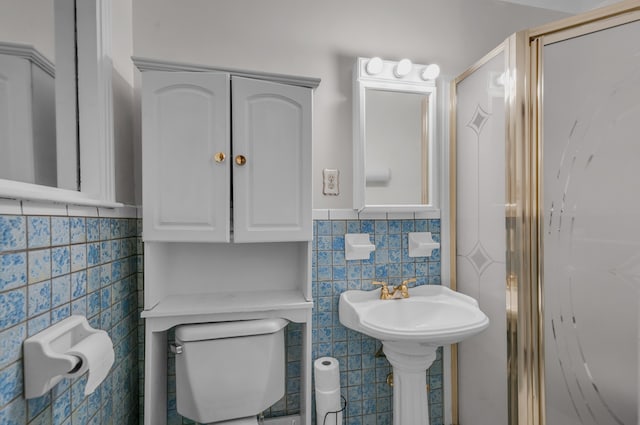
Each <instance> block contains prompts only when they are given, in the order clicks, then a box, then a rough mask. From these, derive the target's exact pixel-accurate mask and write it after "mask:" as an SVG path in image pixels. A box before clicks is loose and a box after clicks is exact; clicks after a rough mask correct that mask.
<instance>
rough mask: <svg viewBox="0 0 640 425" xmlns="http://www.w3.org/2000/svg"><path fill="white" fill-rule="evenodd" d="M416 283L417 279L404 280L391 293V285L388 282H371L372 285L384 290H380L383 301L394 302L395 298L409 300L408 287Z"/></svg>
mask: <svg viewBox="0 0 640 425" xmlns="http://www.w3.org/2000/svg"><path fill="white" fill-rule="evenodd" d="M415 281H416V279H415V278H411V279H407V280H404V281H402V283H401V284H400V285H398V286H396V287H394V288H393V290H392V291H389V284H388V283H387V282H378V281H375V280H373V281H371V284H373V285H380V286H382V289H381V290H380V299H381V300H392V299H394V298H409V287H408V286H407V285H408V284H409V283H412V282H415Z"/></svg>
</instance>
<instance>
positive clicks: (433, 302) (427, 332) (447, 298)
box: [339, 285, 489, 425]
mask: <svg viewBox="0 0 640 425" xmlns="http://www.w3.org/2000/svg"><path fill="white" fill-rule="evenodd" d="M409 293H410V297H409V298H400V299H391V300H381V299H380V290H374V291H358V290H353V291H346V292H343V293H342V295H341V296H340V303H339V317H340V323H342V324H343V325H344V326H346V327H347V328H349V329H353V330H355V331H358V332H361V333H363V334H365V335H368V336H370V337H373V338H376V339H379V340H381V341H382V347H383V351H384V354H385V355H386V356H387V359H388V360H389V363H391V366H392V367H393V425H425V424H426V425H429V409H428V399H427V392H426V391H425V386H426V384H427V382H426V373H425V372H426V370H427V369H428V368H429V367H430V366H431V364H432V363H433V361H434V360H435V359H436V350H437V348H438V347H439V346H441V345H446V344H455V343H457V342H460V341H462V340H463V339H465V338H468V337H470V336H472V335H475V334H477V333H478V332H481V331H482V330H484V329H486V328H487V326H489V319H488V318H487V316H486V315H485V314H484V313H483V312H482V311H480V309H479V308H478V302H477V301H476V300H474V299H473V298H471V297H468V296H466V295H464V294H461V293H459V292H455V291H452V290H451V289H449V288H446V287H444V286H439V285H423V286H418V287H415V288H410V290H409Z"/></svg>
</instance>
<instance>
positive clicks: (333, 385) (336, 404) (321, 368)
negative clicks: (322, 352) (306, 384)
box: [313, 357, 342, 425]
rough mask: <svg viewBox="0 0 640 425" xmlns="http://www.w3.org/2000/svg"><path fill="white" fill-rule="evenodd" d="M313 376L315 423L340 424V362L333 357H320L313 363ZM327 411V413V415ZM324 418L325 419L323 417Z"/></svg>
mask: <svg viewBox="0 0 640 425" xmlns="http://www.w3.org/2000/svg"><path fill="white" fill-rule="evenodd" d="M313 369H314V376H315V387H314V388H315V393H316V395H315V397H316V424H317V425H342V412H339V413H337V414H334V413H329V412H338V411H340V410H341V409H342V403H341V398H340V364H339V363H338V360H336V359H334V358H333V357H321V358H319V359H317V360H316V361H315V362H314V363H313ZM327 413H329V414H328V415H327ZM325 418H326V419H325Z"/></svg>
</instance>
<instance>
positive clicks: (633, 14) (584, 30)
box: [529, 0, 640, 42]
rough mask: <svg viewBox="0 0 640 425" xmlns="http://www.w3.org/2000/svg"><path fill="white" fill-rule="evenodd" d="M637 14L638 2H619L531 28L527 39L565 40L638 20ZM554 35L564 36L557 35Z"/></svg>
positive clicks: (639, 1)
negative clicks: (544, 37) (543, 37)
mask: <svg viewBox="0 0 640 425" xmlns="http://www.w3.org/2000/svg"><path fill="white" fill-rule="evenodd" d="M638 12H640V0H626V1H621V2H619V3H616V4H613V5H610V6H605V7H602V8H599V9H595V10H592V11H589V12H585V13H581V14H579V15H575V16H571V17H569V18H566V19H562V20H559V21H555V22H551V23H549V24H545V25H541V26H539V27H536V28H532V29H530V30H529V37H530V39H534V38H538V37H542V36H551V35H553V37H550V38H549V39H548V40H547V41H548V42H555V41H559V40H566V39H568V38H572V37H578V36H580V35H584V34H588V33H591V32H594V31H599V30H601V29H605V28H611V27H613V26H616V25H621V24H623V23H627V22H631V21H635V20H638V17H637V14H638ZM556 33H564V34H563V35H557V34H556Z"/></svg>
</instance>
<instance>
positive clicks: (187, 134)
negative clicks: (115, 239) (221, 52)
mask: <svg viewBox="0 0 640 425" xmlns="http://www.w3.org/2000/svg"><path fill="white" fill-rule="evenodd" d="M229 114H230V108H229V76H228V75H226V74H211V73H200V72H193V73H192V72H144V73H143V74H142V149H143V153H142V167H143V169H142V176H143V218H144V220H143V225H144V232H143V237H144V239H145V240H155V241H191V242H224V241H229V199H230V193H229V191H230V189H229V187H230V182H229V163H230V158H228V156H229V155H230V149H229V147H230V144H229V143H230V142H229V139H230V137H229V126H230V119H229ZM216 154H218V156H217V157H216ZM219 154H223V155H225V157H226V158H225V159H224V160H221V156H220V155H219Z"/></svg>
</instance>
